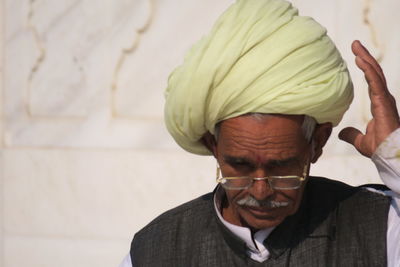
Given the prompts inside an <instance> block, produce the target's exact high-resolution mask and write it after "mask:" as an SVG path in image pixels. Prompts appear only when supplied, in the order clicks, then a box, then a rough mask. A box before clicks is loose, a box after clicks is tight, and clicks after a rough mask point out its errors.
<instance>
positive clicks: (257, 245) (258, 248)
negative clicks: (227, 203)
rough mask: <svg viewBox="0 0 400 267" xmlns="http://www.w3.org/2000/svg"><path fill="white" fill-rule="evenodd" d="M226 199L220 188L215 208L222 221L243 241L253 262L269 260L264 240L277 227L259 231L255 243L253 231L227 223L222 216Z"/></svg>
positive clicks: (215, 195) (215, 197)
mask: <svg viewBox="0 0 400 267" xmlns="http://www.w3.org/2000/svg"><path fill="white" fill-rule="evenodd" d="M224 197H225V191H224V189H223V188H222V187H221V186H218V187H217V189H216V190H215V194H214V208H215V211H216V213H217V216H218V218H219V219H220V221H221V222H222V223H223V224H224V225H225V227H226V228H228V229H229V230H230V231H231V232H232V233H233V234H234V235H236V236H237V237H239V238H240V239H241V240H243V241H244V242H245V243H246V245H247V248H248V255H249V256H250V258H252V259H253V260H256V261H258V262H263V261H265V260H267V259H268V258H269V251H268V250H267V248H266V247H265V246H264V244H263V243H264V240H265V239H266V238H267V237H268V235H269V234H270V233H271V232H272V230H274V228H275V227H271V228H266V229H262V230H259V231H257V232H256V233H255V234H254V241H253V238H252V236H251V231H250V229H249V228H247V227H242V226H238V225H234V224H232V223H230V222H228V221H226V220H225V219H224V218H223V217H222V214H221V210H222V207H221V205H222V200H223V198H224Z"/></svg>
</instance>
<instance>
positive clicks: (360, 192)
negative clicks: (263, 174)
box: [130, 177, 390, 267]
mask: <svg viewBox="0 0 400 267" xmlns="http://www.w3.org/2000/svg"><path fill="white" fill-rule="evenodd" d="M389 205H390V199H389V198H388V197H385V196H382V195H379V194H376V193H372V192H369V191H367V190H366V189H365V188H362V187H351V186H349V185H346V184H343V183H340V182H336V181H332V180H328V179H325V178H318V177H310V179H309V181H308V182H307V185H306V188H305V191H304V196H303V199H302V203H301V205H300V208H299V210H298V212H297V213H296V214H294V215H292V216H289V217H287V218H286V219H285V221H284V222H282V223H281V224H280V225H279V226H278V227H276V228H275V229H274V231H273V232H272V233H271V234H270V236H269V237H268V238H267V239H266V241H265V245H266V247H267V248H268V250H269V252H270V254H271V256H270V258H269V259H268V260H266V261H265V262H262V263H259V262H256V261H254V260H252V259H251V258H249V257H248V256H247V254H246V245H245V243H244V242H243V241H241V240H240V239H238V238H237V237H236V236H235V235H233V234H232V233H231V232H230V231H229V230H228V229H226V228H225V227H224V226H223V224H222V223H221V222H220V221H219V220H218V218H217V216H216V213H215V210H214V206H213V195H212V193H210V194H206V195H204V196H201V197H200V198H198V199H195V200H193V201H191V202H188V203H186V204H183V205H182V206H179V207H177V208H175V209H172V210H170V211H168V212H166V213H164V214H162V215H160V216H159V217H158V218H156V219H155V220H154V221H152V222H151V223H150V224H148V225H147V226H146V227H144V228H143V229H142V230H141V231H139V232H138V233H137V234H136V235H135V237H134V239H133V241H132V245H131V252H130V253H131V259H132V264H133V266H134V267H162V266H168V267H194V266H201V267H206V266H207V267H213V266H224V267H226V266H229V267H230V266H255V267H256V266H292V267H295V266H306V267H313V266H318V267H329V266H340V267H343V266H345V267H346V266H349V267H356V266H362V267H366V266H367V267H368V266H379V267H381V266H386V265H387V263H386V253H387V252H386V231H387V218H388V210H389Z"/></svg>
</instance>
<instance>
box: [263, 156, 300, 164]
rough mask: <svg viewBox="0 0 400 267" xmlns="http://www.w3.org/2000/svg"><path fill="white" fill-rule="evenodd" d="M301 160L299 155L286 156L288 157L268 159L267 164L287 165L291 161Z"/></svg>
mask: <svg viewBox="0 0 400 267" xmlns="http://www.w3.org/2000/svg"><path fill="white" fill-rule="evenodd" d="M297 162H299V158H298V157H297V156H294V157H290V158H286V159H271V160H268V162H267V163H266V165H268V166H286V165H289V164H291V163H297Z"/></svg>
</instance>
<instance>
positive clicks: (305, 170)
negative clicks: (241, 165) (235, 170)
mask: <svg viewBox="0 0 400 267" xmlns="http://www.w3.org/2000/svg"><path fill="white" fill-rule="evenodd" d="M308 166H309V161H308V160H307V161H306V163H305V164H304V169H303V176H298V175H271V176H265V177H251V176H232V177H223V176H222V172H221V169H220V167H219V166H218V165H217V178H216V182H217V183H219V184H221V186H222V187H223V188H224V189H227V190H244V189H248V188H250V187H252V186H253V184H254V181H262V180H267V181H268V184H269V186H270V188H272V189H273V190H296V189H299V188H300V187H301V184H302V183H303V182H304V181H305V180H306V178H307V171H308ZM220 174H221V177H220ZM288 178H297V179H298V180H299V182H300V183H299V185H298V186H294V187H288V188H276V187H274V186H273V185H272V183H271V179H288ZM224 179H225V180H239V179H247V180H250V182H249V185H248V186H246V187H238V188H227V187H225V186H224V184H223V183H222V181H223V180H224Z"/></svg>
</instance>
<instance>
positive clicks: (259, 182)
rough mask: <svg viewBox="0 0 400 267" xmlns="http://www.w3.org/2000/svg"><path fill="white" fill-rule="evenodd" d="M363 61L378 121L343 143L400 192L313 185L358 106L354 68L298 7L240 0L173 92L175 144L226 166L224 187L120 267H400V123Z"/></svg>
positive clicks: (221, 168) (172, 215)
mask: <svg viewBox="0 0 400 267" xmlns="http://www.w3.org/2000/svg"><path fill="white" fill-rule="evenodd" d="M352 50H353V52H354V54H355V56H356V64H357V66H358V67H359V68H360V69H361V70H362V71H363V72H364V74H365V78H366V80H367V82H368V85H369V89H368V90H369V95H370V98H371V110H372V115H373V119H372V120H371V121H370V123H369V124H368V127H367V131H366V133H365V134H362V133H361V132H360V131H358V130H356V129H354V128H346V129H344V130H342V131H341V133H340V138H341V139H342V140H344V141H346V142H349V143H351V144H353V145H354V146H355V148H356V149H357V150H358V151H359V152H360V153H361V154H363V155H365V156H367V157H371V158H372V160H373V161H374V163H375V164H376V165H377V168H378V171H379V173H380V175H381V178H382V179H383V181H384V182H385V184H386V185H387V186H388V187H389V188H390V189H389V188H387V187H385V186H383V185H369V186H363V187H351V186H349V185H346V184H343V183H340V182H336V181H333V180H329V179H326V178H321V177H312V176H309V168H310V164H311V163H315V162H316V161H317V160H318V158H319V157H320V156H321V154H322V148H323V147H324V145H325V143H326V141H327V140H328V138H329V136H330V134H331V130H332V126H336V125H337V124H338V123H339V121H340V120H341V118H342V116H343V114H344V112H345V111H346V110H347V109H348V107H349V105H350V103H351V101H352V97H353V92H352V89H353V88H352V84H351V80H350V77H349V75H348V71H347V68H346V64H345V63H344V62H343V60H342V58H341V57H340V54H339V52H338V51H337V50H336V48H335V46H334V44H333V43H332V41H331V40H330V39H329V38H328V37H327V36H326V31H325V30H324V29H323V28H322V27H321V26H320V25H319V24H318V23H316V22H315V21H313V20H312V19H311V18H306V17H301V16H298V13H297V10H296V9H295V8H293V7H292V6H291V5H290V4H289V3H288V2H285V1H282V0H238V1H237V2H236V3H235V4H234V5H232V6H231V7H230V8H229V9H228V10H227V11H226V12H225V13H224V14H223V15H222V16H221V17H220V19H219V20H218V21H217V23H216V24H215V26H214V28H213V30H212V32H211V33H210V34H209V35H208V36H206V37H205V38H204V39H202V40H201V41H200V42H199V43H198V44H197V45H195V46H194V47H193V48H192V50H190V52H189V53H188V54H187V56H186V58H185V62H184V63H183V65H182V66H180V67H178V68H177V69H176V70H175V71H174V72H173V73H172V74H171V76H170V79H169V85H168V88H167V91H166V106H165V120H166V124H167V127H168V130H169V132H170V133H171V135H172V136H173V137H174V139H175V140H176V142H177V143H178V144H179V145H180V146H182V147H183V148H184V149H186V150H187V151H189V152H192V153H196V154H212V155H213V156H214V157H215V158H216V161H217V164H218V170H217V181H218V182H219V185H218V186H217V188H216V189H215V190H214V192H213V193H209V194H206V195H204V196H202V197H200V198H198V199H195V200H193V201H190V202H188V203H186V204H183V205H182V206H179V207H177V208H175V209H172V210H171V211H168V212H166V213H164V214H162V215H161V216H159V217H158V218H156V219H155V220H154V221H152V222H151V223H150V224H149V225H147V226H146V227H145V228H143V229H142V230H141V231H139V232H138V233H137V234H136V235H135V237H134V239H133V241H132V246H131V251H130V255H129V256H128V257H127V258H126V260H125V262H124V263H123V264H122V266H135V267H142V266H174V267H176V266H179V267H180V266H182V267H187V266H399V262H400V245H398V244H399V243H400V209H399V204H400V200H399V199H400V198H399V193H400V177H399V173H400V163H399V162H400V159H399V153H398V151H400V130H399V129H398V128H399V127H400V121H399V116H398V113H397V110H396V104H395V101H394V98H393V97H392V96H391V95H390V93H389V91H388V89H387V87H386V81H385V77H384V74H383V72H382V70H381V68H380V67H379V65H378V63H377V62H376V61H375V59H374V58H373V57H372V56H371V55H370V54H369V53H368V51H367V50H366V49H365V48H364V47H363V46H362V45H361V43H360V42H358V41H356V42H354V43H353V45H352Z"/></svg>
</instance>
